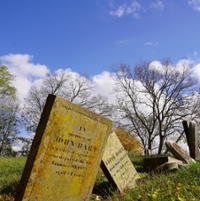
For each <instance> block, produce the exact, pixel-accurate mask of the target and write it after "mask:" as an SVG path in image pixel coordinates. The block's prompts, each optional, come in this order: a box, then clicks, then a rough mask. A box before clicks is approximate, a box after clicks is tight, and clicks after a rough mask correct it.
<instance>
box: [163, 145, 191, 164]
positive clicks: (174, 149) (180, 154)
mask: <svg viewBox="0 0 200 201" xmlns="http://www.w3.org/2000/svg"><path fill="white" fill-rule="evenodd" d="M165 144H166V147H167V149H168V150H169V151H170V152H171V153H172V154H173V155H174V157H175V158H176V159H178V160H181V161H184V162H185V163H190V162H195V160H194V159H192V158H191V157H190V156H189V155H188V154H187V152H186V151H184V150H183V149H182V148H181V147H180V146H179V145H178V144H177V143H175V142H172V141H167V142H166V143H165Z"/></svg>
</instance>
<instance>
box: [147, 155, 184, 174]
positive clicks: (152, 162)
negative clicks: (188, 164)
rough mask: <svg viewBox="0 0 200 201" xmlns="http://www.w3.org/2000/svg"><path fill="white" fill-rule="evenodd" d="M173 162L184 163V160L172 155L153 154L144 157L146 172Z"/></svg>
mask: <svg viewBox="0 0 200 201" xmlns="http://www.w3.org/2000/svg"><path fill="white" fill-rule="evenodd" d="M173 163H177V164H182V163H183V162H182V161H181V160H178V159H175V158H172V157H170V156H151V157H145V158H144V159H143V167H144V171H145V172H152V171H155V169H156V168H158V167H159V166H161V165H163V164H173Z"/></svg>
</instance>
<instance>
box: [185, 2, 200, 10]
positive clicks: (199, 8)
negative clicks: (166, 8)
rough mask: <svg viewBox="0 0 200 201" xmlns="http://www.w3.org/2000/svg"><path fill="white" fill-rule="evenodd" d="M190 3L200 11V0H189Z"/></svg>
mask: <svg viewBox="0 0 200 201" xmlns="http://www.w3.org/2000/svg"><path fill="white" fill-rule="evenodd" d="M188 3H189V5H191V6H192V7H193V8H194V9H195V10H197V11H200V0H188Z"/></svg>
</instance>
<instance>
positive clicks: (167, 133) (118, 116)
mask: <svg viewBox="0 0 200 201" xmlns="http://www.w3.org/2000/svg"><path fill="white" fill-rule="evenodd" d="M112 73H113V74H112V75H113V77H112V79H113V83H114V90H113V91H112V93H114V95H115V102H110V101H109V97H106V96H104V95H102V94H98V93H97V92H96V91H95V88H94V86H93V82H92V81H91V80H90V79H89V78H88V77H87V76H83V75H79V74H78V73H74V74H72V73H70V72H68V71H65V70H59V71H57V72H56V73H55V74H48V75H46V77H45V78H44V79H43V80H42V83H40V85H34V86H32V87H31V89H30V91H29V94H28V96H27V98H26V99H25V100H24V105H23V106H21V105H20V104H19V101H18V99H17V92H16V88H15V87H14V86H13V84H12V83H13V80H14V76H13V75H12V74H10V72H9V71H8V68H7V67H5V66H0V96H1V99H0V104H1V106H0V112H1V114H0V155H3V156H4V155H17V154H20V155H27V154H28V152H29V148H30V145H31V143H32V138H33V136H34V133H35V130H36V128H37V125H38V122H39V119H40V116H41V113H42V111H43V108H44V104H45V101H46V98H47V96H48V94H54V95H58V96H61V97H63V98H65V99H67V100H69V101H71V102H74V103H76V104H79V105H81V106H83V107H85V108H87V109H90V110H92V111H94V112H96V113H98V114H100V115H103V116H106V117H108V118H110V119H112V120H113V125H114V128H115V129H118V136H119V138H120V135H121V138H120V139H121V140H122V141H123V143H124V144H126V145H125V146H126V147H127V149H129V151H130V150H132V151H133V149H131V147H133V146H134V142H135V144H137V146H136V147H137V150H134V151H133V152H137V151H138V150H140V151H141V150H144V149H150V150H152V151H154V152H155V153H158V154H161V153H163V152H165V150H166V148H165V145H164V142H165V141H166V140H174V141H176V142H178V141H181V140H184V135H183V128H182V121H183V120H186V119H187V120H195V121H196V122H197V123H198V122H199V106H200V99H199V98H200V96H199V95H200V94H199V81H198V79H197V78H196V76H195V74H194V73H193V71H192V68H191V67H190V66H189V64H188V62H187V61H186V60H183V61H182V62H179V64H177V65H173V64H172V62H171V61H170V60H169V59H167V60H164V61H163V62H147V61H143V62H140V63H138V64H136V65H135V66H132V67H131V66H129V65H126V64H119V65H118V66H115V67H113V68H112ZM120 133H121V134H120ZM122 133H126V135H123V134H122ZM27 136H32V137H31V138H29V137H27ZM124 136H126V137H124ZM127 143H128V144H127ZM15 146H20V147H21V149H20V150H19V151H18V152H16V151H15V149H14V147H15Z"/></svg>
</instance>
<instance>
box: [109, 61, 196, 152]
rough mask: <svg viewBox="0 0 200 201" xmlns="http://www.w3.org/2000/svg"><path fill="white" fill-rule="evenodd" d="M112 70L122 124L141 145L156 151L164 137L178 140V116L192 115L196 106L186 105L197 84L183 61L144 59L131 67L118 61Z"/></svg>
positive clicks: (161, 146)
mask: <svg viewBox="0 0 200 201" xmlns="http://www.w3.org/2000/svg"><path fill="white" fill-rule="evenodd" d="M113 71H114V73H115V76H116V83H117V85H116V90H117V94H118V98H117V99H118V107H119V111H120V112H121V115H122V116H121V117H122V120H123V124H124V126H126V128H129V130H130V131H132V132H134V133H135V134H136V135H137V136H138V137H139V139H140V140H141V142H142V144H143V147H144V149H151V150H152V149H155V148H157V150H158V154H160V153H161V152H162V150H163V147H164V142H165V140H166V139H170V138H173V137H174V136H175V134H178V136H177V138H176V140H177V141H178V140H180V139H181V137H182V134H183V128H182V124H181V123H182V120H183V119H186V118H190V119H194V118H195V117H196V114H197V113H196V108H197V107H198V106H199V103H198V101H197V103H196V104H195V105H194V106H193V107H192V108H190V109H188V108H187V106H188V101H189V100H191V97H192V94H193V93H194V92H195V87H196V84H197V80H196V79H195V78H194V76H192V72H191V69H190V68H189V67H188V65H187V62H185V61H183V62H182V63H181V64H179V65H178V66H173V65H172V63H171V62H170V60H165V61H163V62H162V63H158V62H154V63H150V62H146V61H144V62H141V63H140V64H138V65H136V66H135V67H134V68H131V67H130V66H127V65H124V64H121V65H120V66H119V67H118V68H113ZM188 99H189V100H188Z"/></svg>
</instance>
